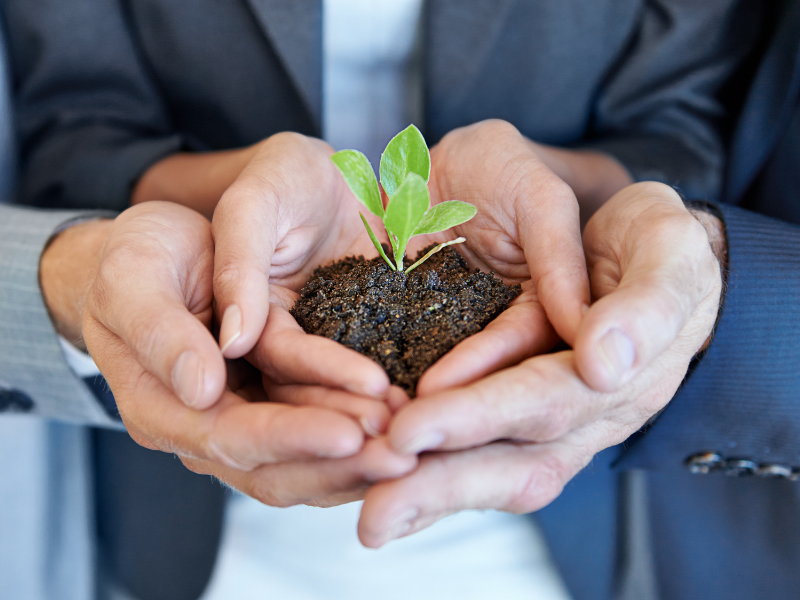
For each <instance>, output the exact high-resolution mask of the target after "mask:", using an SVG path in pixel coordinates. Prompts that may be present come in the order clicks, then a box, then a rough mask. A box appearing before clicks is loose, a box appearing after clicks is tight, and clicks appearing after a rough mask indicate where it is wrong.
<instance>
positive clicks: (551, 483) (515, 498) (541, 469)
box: [506, 456, 569, 514]
mask: <svg viewBox="0 0 800 600" xmlns="http://www.w3.org/2000/svg"><path fill="white" fill-rule="evenodd" d="M568 480H569V469H568V467H567V466H566V465H565V464H564V463H563V461H561V460H559V459H558V458H557V457H555V456H547V457H544V458H542V459H541V460H540V461H539V462H537V464H536V465H535V467H534V468H532V469H531V470H530V471H529V473H528V474H527V477H525V478H524V479H523V480H522V482H521V484H520V485H519V486H518V487H517V488H516V489H515V491H514V493H513V495H512V496H511V499H510V501H509V503H508V505H507V506H506V510H507V511H509V512H512V513H514V514H524V513H529V512H533V511H536V510H539V509H541V508H544V507H545V506H547V505H548V504H550V503H551V502H552V501H553V500H555V499H556V498H558V496H559V495H560V494H561V491H562V490H563V489H564V486H565V485H566V483H567V481H568Z"/></svg>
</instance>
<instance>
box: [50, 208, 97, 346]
mask: <svg viewBox="0 0 800 600" xmlns="http://www.w3.org/2000/svg"><path fill="white" fill-rule="evenodd" d="M112 224H113V221H111V220H109V219H100V220H96V221H89V222H86V223H81V224H79V225H75V226H73V227H70V228H68V229H65V230H64V231H62V232H61V233H59V234H58V235H57V236H56V237H55V238H54V239H53V240H52V241H51V242H50V244H49V245H48V246H47V248H46V249H45V251H44V252H43V253H42V257H41V260H40V263H39V283H40V287H41V290H42V296H43V298H44V302H45V305H46V306H47V310H48V312H49V313H50V317H51V319H52V320H53V325H54V326H55V328H56V331H58V333H59V334H61V335H62V336H64V337H65V338H66V339H68V340H69V341H70V342H72V343H73V344H74V345H75V346H76V347H78V348H80V349H81V350H83V349H85V346H84V345H83V339H82V336H81V321H82V317H83V303H84V299H85V297H86V293H87V291H88V290H89V287H90V286H91V284H92V282H93V281H94V278H95V275H96V273H97V269H98V268H99V265H100V257H101V254H102V249H103V245H104V244H105V241H106V238H107V237H108V232H109V231H110V229H111V226H112Z"/></svg>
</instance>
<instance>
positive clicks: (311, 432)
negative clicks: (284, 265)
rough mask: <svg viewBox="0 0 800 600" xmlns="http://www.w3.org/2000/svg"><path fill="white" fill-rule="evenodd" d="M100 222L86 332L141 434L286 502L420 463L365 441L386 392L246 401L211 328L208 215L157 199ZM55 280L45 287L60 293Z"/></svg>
mask: <svg viewBox="0 0 800 600" xmlns="http://www.w3.org/2000/svg"><path fill="white" fill-rule="evenodd" d="M102 226H103V227H105V229H106V238H105V241H104V243H103V245H102V247H101V251H100V252H99V264H98V266H97V267H96V268H95V269H93V270H92V271H93V273H94V275H93V278H92V281H91V282H90V284H89V287H88V293H86V298H85V303H84V308H83V337H84V339H85V341H86V346H87V347H88V349H89V351H90V353H91V355H92V357H93V358H94V359H95V362H96V363H97V365H98V367H99V368H100V371H101V372H102V373H103V374H104V376H105V377H106V380H107V381H108V384H109V386H110V387H111V390H112V392H113V393H114V397H115V399H116V401H117V407H118V409H119V411H120V415H121V416H122V419H123V421H124V423H125V425H126V427H127V429H128V432H129V433H130V435H131V437H133V439H134V440H135V441H137V442H138V443H139V444H141V445H143V446H145V447H147V448H151V449H157V450H162V451H165V452H174V453H176V454H178V456H179V457H180V458H181V460H183V461H184V463H185V464H186V465H187V466H188V467H189V468H191V469H193V470H195V471H199V472H203V473H211V474H214V475H215V476H217V477H218V478H220V479H222V480H223V481H226V482H228V483H230V484H231V485H233V486H235V487H237V488H239V489H241V490H242V491H244V492H245V493H249V494H251V495H253V496H255V497H256V498H258V499H260V500H262V501H265V502H269V503H273V504H279V505H286V504H291V503H297V502H306V503H317V504H331V503H336V502H339V501H345V500H349V499H352V498H354V497H359V496H360V495H361V494H362V493H363V487H364V486H365V485H367V483H369V482H371V481H374V480H377V479H380V478H383V477H387V476H388V477H395V476H397V475H399V474H402V473H406V472H408V471H409V470H410V469H412V468H413V467H414V466H415V464H416V459H415V458H414V457H411V458H410V459H409V457H402V456H398V455H397V454H396V453H394V452H392V451H391V449H390V448H389V447H388V445H387V443H386V441H385V440H369V441H367V442H365V436H364V433H363V431H362V428H361V427H360V426H359V424H358V421H360V420H365V419H376V422H375V425H374V426H375V428H377V429H383V428H384V427H385V424H386V422H387V421H388V418H389V411H388V409H387V407H386V406H385V405H384V404H383V403H380V402H375V401H367V400H362V402H361V403H360V404H353V403H350V404H348V405H347V406H341V407H339V408H340V409H341V410H329V409H328V408H324V407H319V406H309V405H308V404H310V402H308V401H305V402H301V403H302V404H306V406H292V405H285V404H276V403H274V402H266V401H264V400H266V398H265V397H264V396H263V392H262V393H261V395H260V396H258V397H251V399H252V400H261V401H257V402H248V401H246V400H245V399H244V398H243V397H241V396H239V395H237V394H234V393H232V392H231V391H230V390H226V389H225V383H226V369H225V363H224V361H223V359H222V356H221V353H220V351H219V348H218V346H217V344H216V342H215V340H214V338H213V336H212V335H211V333H210V331H209V326H210V323H211V316H212V309H211V304H212V296H211V289H212V274H213V242H212V239H211V225H210V223H209V222H208V221H207V220H206V219H205V218H203V217H202V216H200V215H199V214H198V213H196V212H194V211H191V210H189V209H186V208H183V207H180V206H178V205H175V204H172V203H160V202H148V203H146V204H143V205H140V206H136V207H134V208H131V209H129V210H127V211H125V212H124V213H122V215H120V216H119V217H118V218H117V219H116V220H115V221H114V222H113V223H112V224H110V225H109V224H108V223H105V224H104V225H102ZM67 239H68V238H67ZM56 242H58V239H57V240H56ZM54 245H55V244H54ZM60 249H61V250H63V249H64V248H63V246H62V248H60ZM67 250H68V248H67ZM68 254H69V253H68ZM91 256H92V255H89V256H88V257H87V256H83V259H84V261H83V262H85V261H86V260H87V259H88V258H89V257H91ZM77 262H78V264H81V261H77ZM45 287H46V289H48V290H49V294H46V296H50V297H53V296H56V297H57V296H58V295H59V294H58V290H57V288H54V287H53V286H51V285H49V284H48V285H47V286H45ZM84 289H85V288H84ZM187 405H188V406H187ZM190 406H193V407H195V408H190ZM198 406H206V407H207V406H211V408H206V409H205V410H196V408H197V407H198Z"/></svg>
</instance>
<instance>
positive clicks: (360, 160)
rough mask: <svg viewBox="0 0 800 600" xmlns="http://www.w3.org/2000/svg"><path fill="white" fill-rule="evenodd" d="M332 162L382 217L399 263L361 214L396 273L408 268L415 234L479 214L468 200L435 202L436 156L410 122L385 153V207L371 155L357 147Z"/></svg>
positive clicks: (459, 222)
mask: <svg viewBox="0 0 800 600" xmlns="http://www.w3.org/2000/svg"><path fill="white" fill-rule="evenodd" d="M331 160H333V163H334V164H335V165H336V166H337V167H338V169H339V170H340V171H341V172H342V175H344V179H345V181H346V182H347V185H348V186H349V187H350V189H351V190H352V192H353V194H355V197H356V198H358V200H359V201H360V202H361V204H363V205H364V206H365V207H366V208H367V210H369V211H370V212H371V213H372V214H374V215H376V216H378V217H380V218H381V220H382V221H383V226H384V228H385V229H386V234H387V236H388V238H389V243H390V244H391V246H392V254H393V258H394V264H392V261H391V260H389V257H388V256H386V253H385V252H384V250H383V246H381V244H380V242H379V241H378V238H377V236H376V235H375V233H374V232H373V231H372V228H371V227H370V226H369V223H367V219H366V218H364V215H363V214H362V213H359V214H361V221H362V222H363V223H364V227H366V228H367V233H368V234H369V238H370V239H371V240H372V243H373V244H375V248H377V250H378V253H379V254H380V255H381V257H382V258H383V260H385V261H386V264H388V265H389V268H391V269H392V270H393V271H399V272H400V273H402V272H403V258H404V257H405V254H406V248H407V247H408V242H409V240H410V239H411V238H412V237H413V236H415V235H425V234H431V233H439V232H440V231H444V230H446V229H450V228H451V227H455V226H456V225H461V224H462V223H466V222H467V221H469V220H470V219H471V218H472V217H474V216H475V214H476V213H477V212H478V209H477V208H475V206H474V205H472V204H470V203H469V202H461V201H460V200H448V201H446V202H440V203H439V204H437V205H436V206H433V207H432V206H431V196H430V193H429V192H428V178H429V177H430V174H431V155H430V152H429V151H428V146H427V144H426V143H425V138H423V137H422V134H421V133H420V131H419V129H417V128H416V127H415V126H414V125H409V126H408V127H406V128H405V129H404V130H403V131H401V132H400V133H398V134H397V135H396V136H394V137H393V138H392V139H391V141H390V142H389V144H388V145H387V146H386V150H384V151H383V154H382V155H381V168H380V171H381V184H382V185H383V190H384V191H385V192H386V195H387V196H388V197H389V203H388V204H387V205H386V210H384V209H383V202H382V201H381V192H380V190H379V189H378V180H377V179H376V178H375V172H374V171H373V170H372V165H371V164H370V162H369V159H368V158H367V157H366V156H364V154H362V153H361V152H359V151H358V150H342V151H340V152H337V153H336V154H334V155H333V156H331ZM465 241H466V239H465V238H463V237H460V238H457V239H455V240H451V241H449V242H445V243H443V244H439V245H438V246H436V247H435V248H434V249H433V250H431V251H430V252H428V253H427V254H426V255H425V256H423V257H422V258H421V259H419V260H418V261H417V262H415V263H414V264H413V265H411V266H410V267H408V268H407V269H405V272H406V273H410V272H411V271H413V270H414V269H416V268H417V267H418V266H420V265H421V264H422V263H423V262H425V261H426V260H427V259H428V258H430V256H431V255H432V254H435V253H436V252H439V251H440V250H441V249H442V248H445V247H446V246H450V245H452V244H460V243H462V242H465Z"/></svg>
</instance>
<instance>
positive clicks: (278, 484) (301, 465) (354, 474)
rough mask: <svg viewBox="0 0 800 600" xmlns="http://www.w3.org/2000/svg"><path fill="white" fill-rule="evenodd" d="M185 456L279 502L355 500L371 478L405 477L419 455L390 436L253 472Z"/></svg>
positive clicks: (260, 497) (263, 498)
mask: <svg viewBox="0 0 800 600" xmlns="http://www.w3.org/2000/svg"><path fill="white" fill-rule="evenodd" d="M184 462H185V463H188V464H187V466H189V467H190V468H191V469H192V470H193V471H196V472H200V473H204V474H210V475H214V476H215V477H217V478H219V479H221V480H222V481H224V482H226V483H227V484H228V485H231V486H232V487H235V488H236V489H238V490H240V491H242V492H243V493H245V494H247V495H248V496H251V497H253V498H255V499H256V500H259V501H260V502H263V503H264V504H268V505H270V506H280V507H288V506H294V505H297V504H310V505H314V506H332V505H334V504H335V503H337V502H344V501H350V500H352V499H354V498H359V497H361V495H362V494H363V491H364V489H365V488H366V487H367V486H369V485H370V484H372V483H374V482H376V481H382V480H384V479H391V478H396V477H401V476H403V475H406V474H407V473H409V472H411V471H412V470H413V469H414V468H416V466H417V458H416V457H408V456H399V455H397V454H396V453H394V452H392V450H391V448H390V447H389V446H388V444H387V443H386V440H385V439H376V440H370V441H368V442H367V443H366V444H365V445H364V448H363V450H362V451H361V452H359V453H358V454H357V455H355V456H351V457H349V458H342V459H327V460H313V461H306V462H291V463H282V464H275V465H264V466H262V467H259V468H257V469H254V470H252V471H249V472H244V471H239V470H236V469H231V468H229V467H225V466H223V465H220V464H218V463H214V462H209V461H191V460H188V461H186V460H185V461H184Z"/></svg>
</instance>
